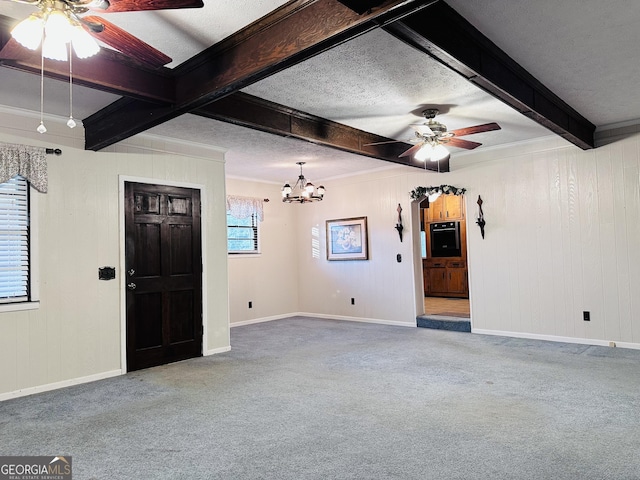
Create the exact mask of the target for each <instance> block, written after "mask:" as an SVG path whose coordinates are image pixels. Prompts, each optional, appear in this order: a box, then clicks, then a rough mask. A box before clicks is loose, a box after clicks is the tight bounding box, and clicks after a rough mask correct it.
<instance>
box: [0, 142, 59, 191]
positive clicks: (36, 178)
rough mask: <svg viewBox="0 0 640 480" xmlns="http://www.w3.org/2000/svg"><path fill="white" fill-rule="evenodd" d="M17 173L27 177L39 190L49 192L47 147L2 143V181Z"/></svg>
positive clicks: (0, 174) (0, 146) (0, 176)
mask: <svg viewBox="0 0 640 480" xmlns="http://www.w3.org/2000/svg"><path fill="white" fill-rule="evenodd" d="M16 175H21V176H23V177H24V178H26V179H27V180H28V181H29V183H30V184H31V186H32V187H33V188H35V189H36V190H37V191H39V192H41V193H47V185H48V180H47V151H46V148H43V147H31V146H28V145H18V144H13V143H0V183H4V182H6V181H8V180H10V179H12V178H13V177H15V176H16Z"/></svg>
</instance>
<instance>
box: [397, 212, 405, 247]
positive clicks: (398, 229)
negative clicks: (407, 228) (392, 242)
mask: <svg viewBox="0 0 640 480" xmlns="http://www.w3.org/2000/svg"><path fill="white" fill-rule="evenodd" d="M397 211H398V223H396V230H397V231H398V235H400V241H401V242H402V230H404V227H403V226H402V206H401V205H400V204H398V208H397Z"/></svg>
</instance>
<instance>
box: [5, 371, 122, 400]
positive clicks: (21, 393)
mask: <svg viewBox="0 0 640 480" xmlns="http://www.w3.org/2000/svg"><path fill="white" fill-rule="evenodd" d="M123 373H124V372H123V371H122V370H111V371H109V372H103V373H96V374H95V375H88V376H86V377H79V378H72V379H70V380H63V381H61V382H55V383H48V384H46V385H39V386H37V387H29V388H23V389H20V390H15V391H13V392H7V393H0V402H1V401H4V400H10V399H12V398H18V397H26V396H27V395H33V394H35V393H42V392H49V391H51V390H57V389H59V388H65V387H71V386H73V385H80V384H82V383H89V382H95V381H97V380H104V379H105V378H111V377H117V376H118V375H122V374H123Z"/></svg>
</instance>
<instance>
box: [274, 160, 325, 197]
mask: <svg viewBox="0 0 640 480" xmlns="http://www.w3.org/2000/svg"><path fill="white" fill-rule="evenodd" d="M304 164H305V162H296V165H300V175H299V176H298V179H297V180H296V183H295V184H294V185H293V187H291V185H289V184H288V183H285V184H284V186H283V187H282V201H283V202H286V203H293V202H297V203H308V202H319V201H321V200H322V199H323V197H324V187H323V186H322V185H320V186H319V187H318V188H317V189H316V187H314V186H313V183H311V182H309V181H307V179H306V178H304V175H303V174H302V166H303V165H304Z"/></svg>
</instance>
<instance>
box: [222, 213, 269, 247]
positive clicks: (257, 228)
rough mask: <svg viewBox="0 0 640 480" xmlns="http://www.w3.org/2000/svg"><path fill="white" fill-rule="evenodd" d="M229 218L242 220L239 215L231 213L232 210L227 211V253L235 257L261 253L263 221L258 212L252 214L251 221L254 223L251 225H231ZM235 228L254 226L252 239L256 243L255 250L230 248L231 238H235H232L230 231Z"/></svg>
mask: <svg viewBox="0 0 640 480" xmlns="http://www.w3.org/2000/svg"><path fill="white" fill-rule="evenodd" d="M229 218H234V219H236V220H242V219H239V218H238V217H234V216H233V215H232V214H231V212H229V211H227V216H226V224H227V254H228V255H233V256H234V257H237V256H243V255H245V256H251V257H254V256H256V255H260V253H261V249H260V237H261V232H260V224H261V223H262V222H261V221H260V219H259V218H258V214H257V213H256V212H254V213H252V214H251V219H252V222H251V223H252V225H251V226H247V225H230V224H229ZM234 228H252V229H253V232H254V235H253V237H252V240H253V244H254V250H229V240H234V239H233V238H231V236H230V232H231V231H232V229H234Z"/></svg>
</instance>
